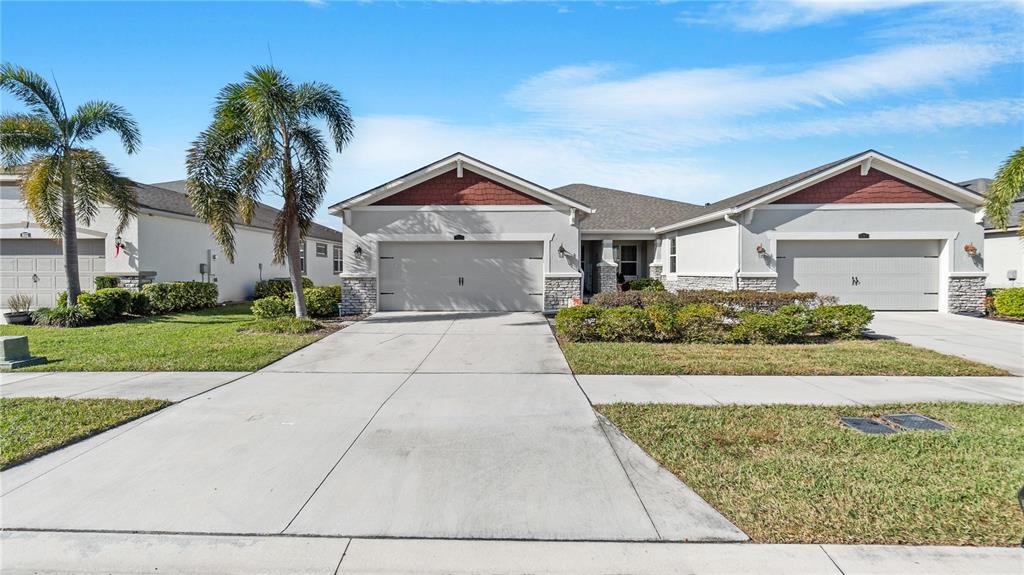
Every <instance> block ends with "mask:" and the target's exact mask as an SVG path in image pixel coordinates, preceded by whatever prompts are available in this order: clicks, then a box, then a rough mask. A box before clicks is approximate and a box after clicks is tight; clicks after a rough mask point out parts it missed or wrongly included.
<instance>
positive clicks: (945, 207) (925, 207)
mask: <svg viewBox="0 0 1024 575" xmlns="http://www.w3.org/2000/svg"><path fill="white" fill-rule="evenodd" d="M973 209H974V206H972V205H969V204H963V203H956V204H954V203H941V204H939V203H929V204H769V205H767V206H757V207H756V208H750V211H755V210H757V211H760V210H841V211H847V210H973Z"/></svg>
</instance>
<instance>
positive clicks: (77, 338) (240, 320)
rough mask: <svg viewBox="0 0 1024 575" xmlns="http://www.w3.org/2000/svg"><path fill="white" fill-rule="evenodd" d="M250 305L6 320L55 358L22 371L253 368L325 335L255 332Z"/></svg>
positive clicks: (1, 329) (8, 328) (3, 330)
mask: <svg viewBox="0 0 1024 575" xmlns="http://www.w3.org/2000/svg"><path fill="white" fill-rule="evenodd" d="M253 324H254V319H253V317H252V316H251V315H250V314H249V306H248V305H233V306H226V307H220V308H213V309H207V310H201V311H196V312H188V313H180V314H173V315H164V316H154V317H147V318H140V319H135V320H131V321H126V322H121V323H114V324H108V325H97V326H91V327H78V328H53V327H36V326H30V327H23V326H12V325H2V326H0V335H27V336H28V340H29V348H30V349H31V351H32V354H33V355H42V356H45V357H46V358H47V359H48V360H49V363H46V364H43V365H37V366H33V367H28V368H25V369H24V370H19V371H252V370H256V369H259V368H261V367H263V366H265V365H267V364H269V363H271V362H273V361H275V360H277V359H279V358H281V357H283V356H285V355H287V354H289V353H291V352H293V351H295V350H297V349H299V348H301V347H303V346H305V345H308V344H310V343H312V342H314V341H316V340H318V339H320V338H321V337H323V335H324V332H322V331H321V332H314V333H308V334H288V333H255V332H253V331H251V330H250V328H251V327H252V326H253Z"/></svg>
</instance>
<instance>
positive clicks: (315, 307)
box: [288, 285, 341, 317]
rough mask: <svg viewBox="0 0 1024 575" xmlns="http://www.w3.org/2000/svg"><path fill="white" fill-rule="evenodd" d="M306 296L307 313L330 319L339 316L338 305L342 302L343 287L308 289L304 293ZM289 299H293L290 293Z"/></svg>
mask: <svg viewBox="0 0 1024 575" xmlns="http://www.w3.org/2000/svg"><path fill="white" fill-rule="evenodd" d="M302 293H304V294H305V295H306V312H307V313H309V315H311V316H314V317H328V316H336V315H338V303H340V302H341V286H340V285H333V286H320V287H313V288H306V289H304V290H303V291H302ZM288 297H292V295H291V292H288Z"/></svg>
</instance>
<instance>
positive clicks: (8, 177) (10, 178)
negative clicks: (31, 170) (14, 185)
mask: <svg viewBox="0 0 1024 575" xmlns="http://www.w3.org/2000/svg"><path fill="white" fill-rule="evenodd" d="M22 179H23V178H22V177H21V176H19V175H17V174H0V182H20V181H21V180H22Z"/></svg>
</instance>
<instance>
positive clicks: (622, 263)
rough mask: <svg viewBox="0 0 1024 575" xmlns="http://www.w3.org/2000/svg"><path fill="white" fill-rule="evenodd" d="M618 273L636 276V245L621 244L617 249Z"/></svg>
mask: <svg viewBox="0 0 1024 575" xmlns="http://www.w3.org/2000/svg"><path fill="white" fill-rule="evenodd" d="M618 252H619V253H618V256H619V257H618V262H619V273H620V274H622V275H624V276H626V277H627V278H629V277H633V278H635V277H636V276H637V269H638V268H637V261H638V259H637V247H636V245H623V246H619V249H618Z"/></svg>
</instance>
